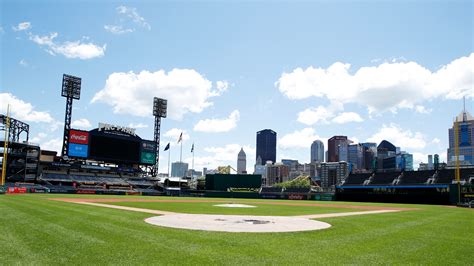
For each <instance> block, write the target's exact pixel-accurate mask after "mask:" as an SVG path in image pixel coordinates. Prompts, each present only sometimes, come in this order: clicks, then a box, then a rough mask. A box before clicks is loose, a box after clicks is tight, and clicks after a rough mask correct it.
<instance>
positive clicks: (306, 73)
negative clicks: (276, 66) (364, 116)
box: [275, 53, 474, 113]
mask: <svg viewBox="0 0 474 266" xmlns="http://www.w3.org/2000/svg"><path fill="white" fill-rule="evenodd" d="M473 65H474V53H471V54H470V55H469V56H466V57H461V58H458V59H456V60H453V61H452V62H451V63H449V64H447V65H445V66H443V67H442V68H440V69H439V70H437V71H433V72H432V71H430V70H428V69H426V68H424V67H423V66H421V65H419V64H418V63H416V62H398V60H395V62H385V63H382V64H380V65H378V66H373V67H362V68H360V69H359V70H357V71H356V72H355V73H353V74H352V73H350V67H351V66H350V64H344V63H341V62H336V63H334V64H332V65H331V66H329V67H328V68H326V69H324V68H314V67H312V66H311V67H308V68H306V69H302V68H296V69H294V70H293V71H292V72H290V73H283V74H282V75H281V76H280V78H279V79H278V81H277V82H276V83H275V86H277V87H278V89H279V90H280V92H282V93H283V94H284V95H285V96H287V97H288V98H289V99H293V100H298V99H305V98H309V97H320V98H327V99H329V100H330V101H339V102H341V103H343V104H346V103H357V104H360V105H363V106H366V107H367V109H368V111H369V113H372V112H383V111H396V110H397V109H399V108H414V107H415V106H416V105H417V104H418V103H420V102H423V101H425V100H428V99H432V98H436V97H444V98H447V99H460V98H462V97H463V96H467V97H473V95H474V94H473V93H472V87H473V84H474V67H473ZM418 110H421V109H420V108H418Z"/></svg>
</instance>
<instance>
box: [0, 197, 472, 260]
mask: <svg viewBox="0 0 474 266" xmlns="http://www.w3.org/2000/svg"><path fill="white" fill-rule="evenodd" d="M221 204H234V205H235V204H243V205H248V206H250V207H251V208H250V207H249V208H224V207H220V206H216V205H221ZM183 213H184V214H210V215H220V214H222V216H221V217H224V218H225V217H227V216H226V215H241V216H246V215H249V217H257V216H258V217H262V216H268V217H270V216H285V217H290V218H291V217H298V218H297V219H306V220H311V221H320V222H323V223H326V224H329V225H330V227H329V228H325V229H321V230H311V231H301V232H278V233H253V232H252V233H242V232H239V233H237V232H215V231H208V230H189V229H177V228H170V227H167V226H158V225H154V224H150V223H148V222H145V220H146V219H147V220H148V218H150V217H155V218H158V219H159V218H160V217H182V216H176V215H177V214H183ZM354 214H357V215H354ZM173 215H174V216H173ZM196 217H201V216H196ZM212 217H214V216H212ZM315 217H317V218H315ZM261 219H264V218H261ZM215 220H218V221H222V220H225V219H215ZM246 221H247V220H246ZM248 221H257V220H255V219H250V220H248ZM295 221H296V220H295ZM177 222H181V223H184V224H186V223H187V222H186V221H177ZM189 223H191V224H194V225H195V224H199V223H200V220H199V219H197V220H193V221H192V222H189ZM0 224H1V226H0V249H1V252H0V264H3V265H12V264H39V265H45V264H47V265H57V264H81V265H90V264H101V265H102V264H119V265H123V264H179V265H182V264H188V265H189V264H200V265H202V264H231V265H234V264H266V265H270V264H272V265H273V264H286V265H289V264H292V265H298V264H303V265H308V264H312V265H314V264H363V265H368V264H370V265H372V264H430V265H472V263H473V261H474V210H473V209H466V208H456V207H450V206H431V205H409V204H403V205H401V204H380V203H351V202H321V201H285V200H262V199H216V198H172V197H140V196H96V195H94V196H86V195H54V194H23V195H0ZM250 224H251V223H250ZM250 226H253V225H250ZM255 226H256V227H258V226H260V225H258V224H257V225H255Z"/></svg>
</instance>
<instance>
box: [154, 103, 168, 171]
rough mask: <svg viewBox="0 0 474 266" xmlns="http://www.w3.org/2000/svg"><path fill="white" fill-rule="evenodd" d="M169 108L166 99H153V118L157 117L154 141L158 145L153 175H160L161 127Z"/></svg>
mask: <svg viewBox="0 0 474 266" xmlns="http://www.w3.org/2000/svg"><path fill="white" fill-rule="evenodd" d="M167 107H168V101H167V100H165V99H161V98H157V97H154V98H153V116H154V117H155V131H154V139H153V140H154V141H155V143H156V161H155V165H153V171H152V175H153V176H157V175H158V162H159V159H160V158H159V155H160V127H161V118H165V117H166V109H167Z"/></svg>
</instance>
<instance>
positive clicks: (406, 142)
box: [367, 123, 426, 150]
mask: <svg viewBox="0 0 474 266" xmlns="http://www.w3.org/2000/svg"><path fill="white" fill-rule="evenodd" d="M382 140H388V141H390V142H391V143H392V144H393V145H395V146H397V147H400V148H401V149H402V150H409V149H414V150H420V149H423V148H425V147H426V141H425V136H424V135H423V134H422V133H420V132H415V133H413V132H411V131H410V130H404V129H402V128H400V127H399V126H398V125H396V124H393V123H392V124H390V125H389V126H387V125H383V126H382V128H381V129H380V131H379V132H377V133H375V134H374V135H373V136H372V137H370V138H369V139H367V141H368V142H376V143H380V142H381V141H382Z"/></svg>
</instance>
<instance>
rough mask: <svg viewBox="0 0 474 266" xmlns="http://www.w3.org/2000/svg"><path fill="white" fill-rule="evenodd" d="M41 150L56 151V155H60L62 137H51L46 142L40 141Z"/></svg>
mask: <svg viewBox="0 0 474 266" xmlns="http://www.w3.org/2000/svg"><path fill="white" fill-rule="evenodd" d="M40 147H41V149H42V150H49V151H57V152H58V155H61V150H62V148H63V140H62V139H51V140H48V141H46V142H43V143H40Z"/></svg>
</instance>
